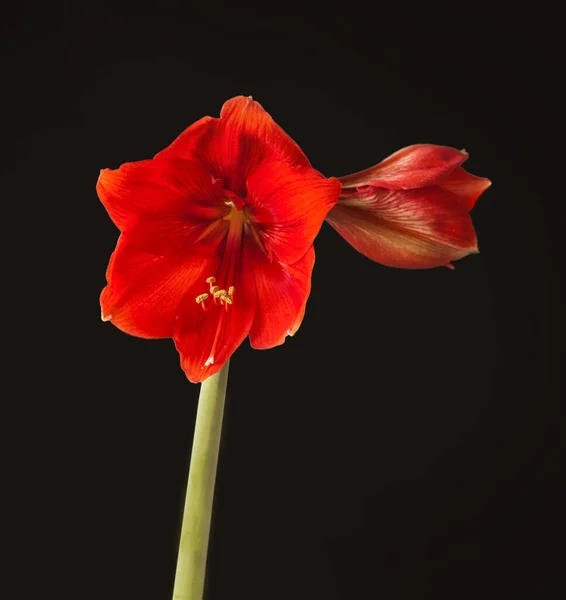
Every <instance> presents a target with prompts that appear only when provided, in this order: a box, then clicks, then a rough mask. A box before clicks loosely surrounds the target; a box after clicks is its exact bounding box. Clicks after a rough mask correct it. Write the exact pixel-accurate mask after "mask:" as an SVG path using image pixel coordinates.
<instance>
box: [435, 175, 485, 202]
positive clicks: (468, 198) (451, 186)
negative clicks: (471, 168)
mask: <svg viewBox="0 0 566 600" xmlns="http://www.w3.org/2000/svg"><path fill="white" fill-rule="evenodd" d="M438 185H439V186H440V187H443V188H444V189H446V190H448V191H450V192H453V193H454V194H457V195H458V196H460V198H463V200H464V202H465V203H466V206H467V207H468V210H471V209H472V208H473V207H474V205H475V203H476V201H477V199H478V198H479V197H480V196H481V195H482V194H483V193H484V192H485V190H487V188H488V187H489V186H490V185H491V181H490V180H489V179H486V178H485V177H476V175H472V174H471V173H468V172H467V171H466V170H464V169H463V168H462V167H458V168H456V169H455V170H454V171H452V173H450V175H448V176H447V177H446V178H444V179H442V180H441V181H439V182H438Z"/></svg>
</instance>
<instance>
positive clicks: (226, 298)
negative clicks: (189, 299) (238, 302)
mask: <svg viewBox="0 0 566 600" xmlns="http://www.w3.org/2000/svg"><path fill="white" fill-rule="evenodd" d="M206 283H208V284H209V285H210V290H209V293H206V292H205V293H204V294H199V295H198V296H197V297H196V298H195V300H196V303H197V304H200V305H201V306H202V308H203V310H208V309H209V308H210V307H211V305H209V306H208V307H206V306H205V304H204V301H205V300H206V299H207V298H208V297H209V296H212V299H213V300H214V304H216V305H218V304H220V306H224V308H225V309H226V310H228V306H229V305H230V304H233V303H234V298H233V296H234V286H233V285H231V286H229V287H228V291H226V290H225V289H224V288H222V289H220V286H218V285H213V284H215V283H216V277H207V279H206Z"/></svg>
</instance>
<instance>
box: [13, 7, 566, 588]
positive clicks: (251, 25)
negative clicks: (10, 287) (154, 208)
mask: <svg viewBox="0 0 566 600" xmlns="http://www.w3.org/2000/svg"><path fill="white" fill-rule="evenodd" d="M203 6H204V5H203ZM203 6H195V7H192V8H191V7H190V3H187V7H186V8H185V9H184V10H182V11H180V10H178V7H176V6H173V5H172V4H171V3H167V2H164V3H161V4H159V8H153V9H150V8H147V9H144V8H143V6H142V5H140V4H136V5H132V6H130V7H126V6H123V5H119V4H117V3H106V4H105V5H104V4H102V3H89V2H84V3H82V4H81V5H80V6H74V5H71V4H69V5H67V6H64V5H57V4H52V3H50V4H49V5H47V4H46V5H45V6H35V7H34V6H31V5H29V8H28V6H27V5H22V7H21V8H18V9H16V12H14V13H13V14H11V15H8V16H7V17H6V18H5V19H4V21H3V33H2V46H3V63H4V66H3V73H4V80H5V81H10V82H11V83H10V85H9V86H7V88H6V89H5V91H4V93H3V97H4V101H5V102H7V103H8V107H7V108H6V109H5V110H4V117H5V119H4V125H3V130H4V135H5V138H6V139H7V140H8V141H9V142H10V143H6V144H5V145H4V148H3V152H4V153H5V159H4V161H3V163H2V164H3V173H4V174H6V173H8V176H5V177H3V181H4V182H5V185H4V190H5V194H6V197H10V198H11V197H12V196H13V197H14V198H15V199H16V200H18V201H19V202H20V207H22V208H23V210H24V212H25V213H26V221H25V222H26V223H29V226H27V225H26V226H25V227H24V231H23V233H24V236H23V238H24V243H25V244H29V241H30V240H29V238H28V241H27V242H26V241H25V239H26V238H27V237H28V236H29V237H31V238H32V239H33V241H34V242H36V244H34V243H32V244H31V247H32V248H34V247H35V250H33V259H30V260H27V259H26V260H25V264H26V267H25V270H24V273H25V274H24V279H25V280H26V282H27V283H28V284H31V286H30V287H31V288H32V290H33V291H32V293H31V294H29V293H28V294H25V295H24V294H21V295H22V296H24V298H23V304H24V305H25V306H26V307H27V308H26V310H28V311H29V314H30V315H32V316H30V319H31V322H35V323H36V324H37V327H36V326H32V328H30V330H29V331H28V330H26V331H25V335H23V336H21V342H22V345H21V346H20V347H19V348H20V351H19V353H18V354H17V357H18V358H21V359H22V363H23V364H25V365H26V370H25V371H24V374H23V376H22V377H21V380H20V387H19V388H18V389H19V390H20V391H19V392H18V394H19V396H18V398H19V399H20V400H22V401H23V406H24V409H25V410H27V411H29V412H30V413H31V414H32V415H33V419H32V421H33V422H34V427H36V428H37V429H38V430H39V429H41V430H42V432H43V433H44V434H45V433H46V430H47V432H48V434H47V435H46V436H45V442H44V443H42V444H41V446H42V452H45V453H48V454H49V456H50V457H51V458H50V460H49V461H42V460H37V459H38V456H37V455H35V459H32V461H31V462H32V463H33V470H32V473H33V477H32V479H33V481H34V482H35V485H36V486H37V487H36V488H35V489H36V494H38V495H39V496H40V497H41V496H42V495H43V497H44V498H45V502H46V503H47V504H48V505H49V506H51V509H50V510H51V511H52V512H50V513H49V514H51V515H52V519H51V521H52V522H51V523H50V524H49V527H50V528H51V527H52V528H53V531H56V532H57V535H54V536H50V537H49V539H50V542H49V544H48V546H49V548H50V552H49V554H50V555H51V556H53V557H60V558H58V561H57V562H58V566H57V567H56V568H54V569H53V570H51V573H50V574H51V577H49V578H47V579H46V580H45V585H44V591H49V589H51V591H53V592H55V591H57V594H58V595H61V596H63V595H65V593H66V592H68V591H70V590H71V589H73V590H74V589H77V588H76V587H73V586H75V585H77V583H78V585H79V586H80V587H79V589H81V590H82V591H81V594H80V595H78V596H77V595H76V594H75V595H74V596H73V597H75V598H77V597H82V596H83V595H84V596H86V595H91V594H92V595H93V597H97V598H105V599H112V600H113V599H114V598H116V599H128V600H129V599H132V600H137V599H144V600H145V599H146V598H147V599H148V600H149V599H151V600H162V599H163V600H167V599H168V598H170V597H171V590H172V584H173V576H174V568H175V560H176V550H177V541H178V530H179V525H180V518H181V513H180V510H181V506H182V503H183V496H184V486H185V482H186V477H187V471H188V461H189V453H190V447H191V442H192V432H193V426H194V418H195V413H196V402H197V397H198V386H196V385H192V384H190V383H189V382H188V381H187V380H186V379H185V376H184V374H183V372H182V371H181V369H180V367H179V360H178V355H177V353H176V352H175V349H174V347H173V344H172V342H171V341H169V340H159V341H144V340H139V339H135V338H132V337H129V336H127V335H125V334H123V333H121V332H119V331H118V330H117V329H115V328H113V326H112V325H111V324H108V323H102V322H101V321H100V317H99V305H98V296H99V293H100V291H101V289H102V287H103V286H104V285H105V279H104V272H105V268H106V264H107V261H108V257H109V255H110V253H111V252H112V250H113V247H114V244H115V242H116V239H117V237H118V232H117V230H116V229H115V227H114V226H113V224H112V223H111V221H110V219H109V218H108V216H107V215H106V213H105V211H104V209H103V207H102V205H101V204H100V203H99V201H98V199H97V197H96V193H95V190H94V187H95V183H96V179H97V177H98V172H99V169H101V168H103V167H111V168H116V167H117V166H118V165H119V164H121V163H123V162H127V161H135V160H141V159H145V158H149V157H152V156H153V155H154V154H155V153H156V152H158V151H159V150H161V149H162V148H164V147H165V146H166V145H167V144H168V143H170V141H172V140H173V139H174V138H175V137H176V135H178V133H180V132H181V131H182V130H183V129H184V128H185V127H186V126H188V125H189V124H190V123H191V122H193V121H195V120H197V119H198V118H200V117H201V116H204V115H206V114H210V115H212V116H218V114H219V111H220V107H221V105H222V103H223V102H224V101H225V100H226V99H228V98H230V97H232V96H235V95H239V94H244V95H253V97H254V99H256V100H258V101H259V102H260V103H261V104H262V105H263V106H264V108H265V109H266V110H267V111H268V112H270V113H271V114H272V116H273V117H274V118H275V120H276V121H277V122H278V123H279V124H280V125H281V126H282V127H283V128H284V129H285V130H286V131H287V132H288V133H289V134H290V135H291V136H292V137H293V138H294V139H295V140H296V141H297V142H298V143H299V144H300V145H301V147H302V148H303V150H304V151H305V153H306V154H307V156H308V157H309V158H310V160H311V162H312V163H313V166H314V167H315V168H317V169H318V170H320V171H321V172H323V173H324V174H325V175H327V176H330V175H335V176H340V175H344V174H347V173H351V172H354V171H357V170H360V169H362V168H365V167H368V166H371V165H373V164H375V163H377V162H379V161H380V160H381V159H382V158H384V157H386V156H387V155H389V154H391V153H392V152H394V151H395V150H397V149H399V148H401V147H403V146H406V145H409V144H413V143H420V142H429V143H437V144H442V145H450V146H455V147H458V148H463V147H465V148H466V149H467V150H468V152H469V153H470V159H469V161H468V162H467V164H466V167H467V168H468V169H469V170H470V171H471V172H472V173H474V174H477V175H480V176H484V177H488V178H490V179H491V180H492V182H493V185H492V187H491V188H490V189H489V190H488V191H487V192H486V193H485V194H484V196H482V198H480V200H479V201H478V204H477V206H476V208H475V209H474V211H473V213H472V216H473V219H474V223H475V225H476V229H477V233H478V239H479V247H480V251H481V254H479V255H478V256H473V257H468V258H466V259H463V260H462V261H460V262H458V263H456V270H455V271H454V272H451V271H449V270H448V269H435V270H431V271H402V270H395V269H389V268H386V267H382V266H380V265H378V264H374V263H372V262H370V261H369V260H368V259H366V258H365V257H364V256H362V255H360V254H358V253H357V252H356V251H355V250H353V249H352V248H351V247H349V246H348V244H347V243H346V242H345V241H343V240H342V239H341V238H340V237H339V236H338V235H337V234H336V233H335V232H334V231H333V230H332V229H331V228H330V227H329V226H327V225H324V226H323V229H322V230H321V233H320V235H319V237H318V238H317V241H316V245H315V247H316V251H317V263H316V266H315V271H314V275H313V291H312V294H311V299H310V301H309V305H308V310H307V315H306V318H305V321H304V323H303V326H302V328H301V329H300V330H299V332H298V334H297V335H296V336H295V337H294V338H292V339H289V341H288V342H287V343H286V344H285V345H284V346H282V347H279V348H277V349H274V350H271V351H269V352H258V351H253V350H251V349H250V348H249V345H248V343H247V342H245V343H244V344H243V346H242V347H241V348H240V349H239V350H238V351H237V352H236V354H235V355H234V356H233V358H232V362H231V369H230V379H229V391H228V396H227V405H226V414H225V421H224V431H223V440H222V447H221V455H220V463H219V469H218V479H217V492H216V501H215V511H214V522H213V526H212V534H211V546H210V552H209V563H208V571H207V586H206V587H207V591H206V598H207V599H208V600H222V599H226V598H240V597H241V598H246V599H247V598H249V599H255V598H258V599H264V598H265V599H279V598H281V599H283V598H285V599H287V598H298V599H303V598H305V599H307V598H324V599H328V600H339V599H340V600H341V599H345V598H348V599H350V598H368V599H369V598H380V599H386V600H397V599H399V600H401V599H403V600H418V599H429V598H431V599H432V598H434V599H436V598H450V599H468V598H470V599H472V598H473V599H477V598H492V597H493V598H513V599H515V598H537V599H540V598H556V597H559V596H560V595H561V594H560V590H559V589H558V587H559V586H560V581H559V578H560V570H561V569H562V567H563V533H561V529H560V525H559V521H560V519H559V516H560V512H561V508H562V507H561V506H559V496H558V484H559V472H558V471H559V451H558V445H559V439H558V438H559V434H560V426H559V419H558V416H559V397H560V385H561V380H560V372H559V367H560V360H561V353H560V346H559V344H558V341H559V339H558V331H559V330H558V324H559V319H558V317H559V312H558V308H559V303H558V291H559V290H558V274H559V273H558V269H559V267H560V265H559V261H558V248H559V241H560V240H559V236H558V233H559V231H560V230H561V229H560V228H561V222H560V220H559V217H560V215H559V214H558V213H559V210H560V205H562V204H563V203H564V197H563V195H564V192H563V187H561V188H560V187H554V186H552V185H551V183H550V181H551V178H552V176H553V175H555V174H556V172H557V171H556V167H555V165H554V161H555V157H556V156H557V154H556V152H555V150H556V149H557V148H559V144H560V140H559V139H558V138H559V135H558V123H559V110H558V109H559V108H560V106H559V105H560V103H559V101H558V98H557V95H556V91H557V86H556V85H555V82H556V81H557V80H558V79H560V73H561V72H562V73H563V65H562V70H561V65H560V64H559V61H558V60H557V59H559V57H560V53H561V51H562V47H561V42H560V36H559V35H558V32H557V30H556V28H555V27H554V25H553V23H554V22H555V21H556V19H557V16H556V15H553V14H552V12H551V11H550V9H549V8H548V7H545V6H543V5H542V4H539V3H537V5H536V6H530V7H529V9H528V12H526V10H527V9H524V10H523V9H520V8H519V7H517V6H516V5H513V4H511V3H509V4H508V5H507V6H505V5H503V4H501V5H499V6H497V7H495V6H492V7H489V6H487V5H485V6H482V5H481V4H478V3H475V2H469V3H463V2H450V3H448V2H446V3H444V4H442V5H434V6H433V5H431V4H430V3H416V4H411V3H406V2H402V3H395V2H389V3H384V4H379V3H372V4H371V5H370V4H368V5H367V6H362V5H360V4H357V5H356V4H352V3H349V2H348V3H345V4H343V5H342V4H338V3H332V2H330V3H324V4H321V5H320V6H319V7H317V8H314V7H309V6H307V5H306V4H302V5H298V6H293V7H291V6H290V5H286V6H285V10H283V8H282V7H276V6H275V5H274V6H273V7H270V6H269V5H267V4H266V5H264V6H257V7H253V8H252V7H246V6H243V5H238V6H236V5H227V6H223V5H221V4H219V3H213V4H211V5H210V6H209V7H208V8H207V9H205V8H203ZM555 136H556V139H555ZM553 144H554V145H553ZM556 162H557V161H556ZM558 168H559V167H558ZM562 179H563V178H562ZM16 229H17V228H16ZM36 230H37V233H32V232H35V231H36ZM9 233H10V232H7V235H8V234H9ZM21 233H22V232H21V231H20V236H21ZM19 239H20V244H21V240H22V238H21V237H20V238H19ZM28 247H29V246H28ZM10 266H11V265H10ZM26 274H27V275H26ZM16 297H18V294H17V293H16ZM43 327H45V332H43V329H42V328H43ZM39 331H41V333H40V334H39V333H38V332H39ZM38 384H39V385H38ZM38 390H40V391H39V392H38ZM32 504H33V503H32ZM47 520H48V521H49V519H47ZM67 530H70V533H71V535H70V536H68V537H67V534H66V533H63V532H64V531H65V532H66V531H67ZM62 540H66V541H65V542H64V543H63V542H62ZM63 556H66V557H67V558H63ZM59 575H61V577H60V578H59ZM50 586H53V587H51V588H50ZM46 588H47V589H46ZM48 596H49V597H50V595H49V594H48Z"/></svg>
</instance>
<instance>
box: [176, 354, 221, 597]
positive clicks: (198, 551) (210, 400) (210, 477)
mask: <svg viewBox="0 0 566 600" xmlns="http://www.w3.org/2000/svg"><path fill="white" fill-rule="evenodd" d="M229 362H230V361H229V360H228V361H226V364H225V365H224V366H223V367H222V369H221V370H220V371H219V372H218V373H216V374H215V375H212V376H211V377H209V378H208V379H205V380H204V381H203V382H202V383H201V387H200V396H199V401H198V410H197V418H196V423H195V433H194V438H193V450H192V453H191V466H190V470H189V483H188V485H187V496H186V499H185V511H184V514H183V524H182V526H181V541H180V543H179V556H178V559H177V572H176V574H175V586H174V588H173V600H201V599H202V595H203V590H204V574H205V570H206V554H207V551H208V536H209V533H210V518H211V515H212V501H213V497H214V482H215V479H216V465H217V463H218V449H219V447H220V433H221V431H222V415H223V413H224V398H225V396H226V382H227V381H228V366H229Z"/></svg>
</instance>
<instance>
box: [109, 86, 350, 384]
mask: <svg viewBox="0 0 566 600" xmlns="http://www.w3.org/2000/svg"><path fill="white" fill-rule="evenodd" d="M97 192H98V195H99V197H100V200H101V201H102V203H103V204H104V206H105V207H106V210H107V211H108V213H109V215H110V217H111V218H112V220H113V221H114V223H115V224H116V226H117V227H118V228H119V230H120V231H121V236H120V239H119V240H118V244H117V247H116V250H115V252H114V253H113V255H112V257H111V259H110V264H109V266H108V270H107V281H108V285H107V287H106V288H104V290H103V292H102V295H101V307H102V317H103V319H104V320H111V321H112V323H114V325H116V327H118V328H119V329H121V330H122V331H125V332H127V333H130V334H132V335H136V336H139V337H144V338H166V337H172V338H173V339H174V341H175V345H176V347H177V349H178V351H179V353H180V355H181V365H182V367H183V369H184V371H185V373H186V374H187V377H188V378H189V379H190V380H191V381H192V382H199V381H203V380H204V379H206V378H207V377H209V376H210V375H212V374H213V373H215V372H217V371H219V370H220V369H221V368H222V366H223V365H224V363H225V362H226V360H227V359H228V358H229V357H230V355H231V354H232V353H233V352H234V350H235V349H236V348H237V347H238V346H239V345H240V344H241V343H242V341H243V340H244V339H245V338H246V336H248V335H249V337H250V343H251V345H252V346H253V347H254V348H271V347H273V346H277V345H279V344H281V343H283V341H284V340H285V337H286V336H287V335H292V334H293V333H294V332H295V331H296V330H297V328H298V327H299V325H300V323H301V321H302V318H303V315H304V311H305V305H306V301H307V298H308V295H309V292H310V281H311V272H312V268H313V264H314V250H313V247H312V244H313V240H314V238H315V236H316V234H317V233H318V231H319V229H320V227H321V225H322V222H323V221H324V218H325V217H326V215H327V213H328V211H329V210H330V209H331V208H332V207H333V206H334V205H335V203H336V202H337V200H338V196H339V193H340V183H339V182H338V180H336V179H335V178H331V179H326V178H325V177H323V176H322V175H321V174H320V173H318V172H317V171H315V170H313V169H312V168H311V167H310V163H309V161H308V159H307V158H306V156H305V155H304V154H303V152H302V151H301V149H300V148H299V147H298V146H297V144H296V143H295V142H294V141H293V140H292V139H291V138H290V137H289V136H288V135H287V134H286V133H285V132H284V131H283V130H282V129H281V128H280V127H279V126H278V125H276V124H275V122H274V121H273V119H272V118H271V117H270V116H269V115H268V114H267V113H266V112H265V111H264V110H263V108H262V107H261V106H260V105H259V104H258V103H257V102H254V101H253V100H252V99H251V98H244V97H241V96H240V97H237V98H233V99H231V100H229V101H228V102H226V103H225V104H224V106H223V107H222V111H221V113H220V118H211V117H204V118H203V119H201V120H200V121H197V122H196V123H194V124H193V125H191V126H190V127H189V128H188V129H187V130H186V131H184V132H183V133H182V134H181V135H180V136H179V137H178V138H177V139H176V140H175V141H174V142H173V143H172V144H171V145H170V146H169V147H168V148H166V149H165V150H163V151H162V152H160V153H159V154H158V155H157V156H156V157H155V158H154V159H152V160H144V161H140V162H133V163H126V164H124V165H122V166H121V167H120V168H119V169H117V170H109V169H105V170H103V171H102V172H101V174H100V177H99V180H98V184H97Z"/></svg>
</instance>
